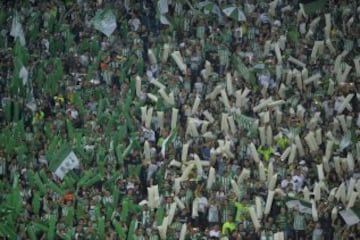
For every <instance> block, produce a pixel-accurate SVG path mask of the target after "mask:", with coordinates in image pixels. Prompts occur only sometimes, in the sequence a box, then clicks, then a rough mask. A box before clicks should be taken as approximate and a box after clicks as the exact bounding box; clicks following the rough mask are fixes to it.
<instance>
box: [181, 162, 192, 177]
mask: <svg viewBox="0 0 360 240" xmlns="http://www.w3.org/2000/svg"><path fill="white" fill-rule="evenodd" d="M194 166H195V164H190V165H188V166H187V167H186V168H185V170H184V171H183V174H182V175H181V181H186V180H188V179H189V174H190V172H191V171H192V169H193V168H194Z"/></svg>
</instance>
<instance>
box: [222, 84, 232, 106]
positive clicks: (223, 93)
mask: <svg viewBox="0 0 360 240" xmlns="http://www.w3.org/2000/svg"><path fill="white" fill-rule="evenodd" d="M220 93H221V99H222V102H223V103H224V105H225V108H226V109H230V108H231V106H230V102H229V98H228V96H227V94H226V92H225V89H222V90H221V91H220Z"/></svg>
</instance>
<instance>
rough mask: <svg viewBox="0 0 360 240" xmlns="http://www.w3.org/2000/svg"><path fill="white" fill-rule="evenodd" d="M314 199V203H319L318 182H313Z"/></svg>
mask: <svg viewBox="0 0 360 240" xmlns="http://www.w3.org/2000/svg"><path fill="white" fill-rule="evenodd" d="M314 198H315V200H316V201H319V200H320V199H321V188H320V184H319V183H318V182H315V185H314Z"/></svg>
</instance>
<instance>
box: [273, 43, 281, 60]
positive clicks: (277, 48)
mask: <svg viewBox="0 0 360 240" xmlns="http://www.w3.org/2000/svg"><path fill="white" fill-rule="evenodd" d="M274 50H275V55H276V59H277V62H278V63H280V64H281V63H282V55H281V51H280V47H279V43H278V42H276V43H275V44H274Z"/></svg>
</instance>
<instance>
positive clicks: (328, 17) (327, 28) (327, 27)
mask: <svg viewBox="0 0 360 240" xmlns="http://www.w3.org/2000/svg"><path fill="white" fill-rule="evenodd" d="M330 31H331V14H330V13H326V14H325V28H324V33H325V39H329V38H330Z"/></svg>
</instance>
